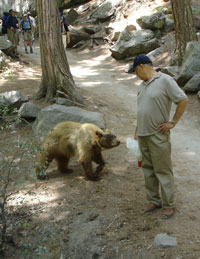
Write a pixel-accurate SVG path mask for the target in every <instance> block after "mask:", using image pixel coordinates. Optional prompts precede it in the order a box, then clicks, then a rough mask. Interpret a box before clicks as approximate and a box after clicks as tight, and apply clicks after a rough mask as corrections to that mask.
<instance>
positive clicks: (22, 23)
mask: <svg viewBox="0 0 200 259" xmlns="http://www.w3.org/2000/svg"><path fill="white" fill-rule="evenodd" d="M28 22H29V25H30V29H31V21H30V18H28ZM21 25H22V30H24V28H23V26H24V19H23V20H22V22H21Z"/></svg>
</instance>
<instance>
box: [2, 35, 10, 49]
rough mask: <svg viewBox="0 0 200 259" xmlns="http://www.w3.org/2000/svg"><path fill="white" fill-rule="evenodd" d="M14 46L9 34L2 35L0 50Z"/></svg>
mask: <svg viewBox="0 0 200 259" xmlns="http://www.w3.org/2000/svg"><path fill="white" fill-rule="evenodd" d="M11 46H12V43H11V41H9V40H8V37H7V35H4V36H0V50H5V49H8V48H10V47H11Z"/></svg>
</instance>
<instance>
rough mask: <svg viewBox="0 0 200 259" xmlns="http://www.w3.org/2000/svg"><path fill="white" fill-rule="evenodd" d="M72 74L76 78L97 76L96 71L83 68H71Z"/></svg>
mask: <svg viewBox="0 0 200 259" xmlns="http://www.w3.org/2000/svg"><path fill="white" fill-rule="evenodd" d="M71 72H72V74H73V76H75V77H78V78H79V77H83V76H87V75H97V73H96V71H95V70H92V69H90V68H83V67H79V66H78V67H71Z"/></svg>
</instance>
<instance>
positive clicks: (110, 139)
mask: <svg viewBox="0 0 200 259" xmlns="http://www.w3.org/2000/svg"><path fill="white" fill-rule="evenodd" d="M94 140H95V142H96V143H97V145H98V146H99V147H100V148H101V149H102V150H104V149H110V148H113V147H117V146H119V145H120V141H119V140H118V139H117V137H116V136H115V135H113V134H111V133H105V134H104V133H101V132H99V131H96V135H95V136H94Z"/></svg>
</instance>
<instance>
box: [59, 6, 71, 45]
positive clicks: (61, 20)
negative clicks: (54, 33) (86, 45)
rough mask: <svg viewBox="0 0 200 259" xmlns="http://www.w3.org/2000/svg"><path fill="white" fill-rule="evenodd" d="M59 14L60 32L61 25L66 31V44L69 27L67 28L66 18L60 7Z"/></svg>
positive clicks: (67, 42) (68, 39)
mask: <svg viewBox="0 0 200 259" xmlns="http://www.w3.org/2000/svg"><path fill="white" fill-rule="evenodd" d="M59 14H60V22H61V33H63V27H64V29H65V32H66V45H68V44H69V43H70V32H69V28H68V25H67V22H66V19H65V17H64V15H63V11H62V9H59Z"/></svg>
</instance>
